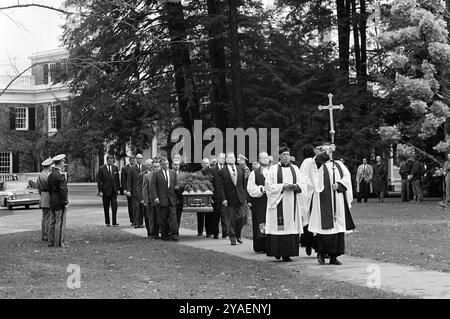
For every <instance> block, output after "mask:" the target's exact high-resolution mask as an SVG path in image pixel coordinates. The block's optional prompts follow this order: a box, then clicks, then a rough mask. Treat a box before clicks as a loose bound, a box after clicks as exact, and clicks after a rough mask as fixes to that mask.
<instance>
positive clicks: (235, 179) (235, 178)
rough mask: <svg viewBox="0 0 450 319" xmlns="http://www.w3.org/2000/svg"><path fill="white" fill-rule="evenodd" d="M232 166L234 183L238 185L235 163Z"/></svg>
mask: <svg viewBox="0 0 450 319" xmlns="http://www.w3.org/2000/svg"><path fill="white" fill-rule="evenodd" d="M231 168H232V169H233V183H234V185H236V182H237V177H236V169H235V168H234V165H232V166H231Z"/></svg>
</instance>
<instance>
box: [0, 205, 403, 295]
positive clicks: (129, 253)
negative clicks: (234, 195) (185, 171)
mask: <svg viewBox="0 0 450 319" xmlns="http://www.w3.org/2000/svg"><path fill="white" fill-rule="evenodd" d="M186 215H187V214H186ZM193 216H195V214H194V215H193ZM185 217H186V218H188V219H189V216H185ZM190 218H192V216H191V217H190ZM39 236H40V234H39V231H32V232H22V233H14V234H6V235H1V236H0V251H1V257H0V298H52V299H57V298H206V299H208V298H258V299H259V298H292V299H294V298H396V297H399V296H398V295H394V294H391V293H386V292H382V291H378V290H375V289H369V288H366V287H359V286H354V285H351V284H347V283H343V282H336V281H326V280H324V279H322V278H318V277H308V276H304V277H302V278H301V279H298V278H297V277H295V276H294V275H293V274H292V273H291V272H290V271H288V270H283V269H280V268H279V267H277V266H275V265H270V264H267V263H262V262H257V261H250V260H243V259H241V258H238V257H234V256H229V255H225V254H221V253H217V252H213V251H206V250H201V249H195V248H191V247H187V246H184V245H181V244H180V243H174V242H163V241H161V240H154V239H148V238H142V237H137V236H134V235H132V234H129V233H127V232H124V231H122V230H120V229H118V228H106V227H99V226H86V227H83V228H70V229H68V233H67V239H68V241H69V243H70V247H69V248H67V249H62V248H49V247H47V245H46V243H44V242H41V241H40V240H38V238H39ZM69 264H77V265H80V267H81V288H80V289H73V290H71V289H69V288H67V286H66V281H67V278H68V276H69V275H70V274H69V273H68V272H67V267H68V265H69Z"/></svg>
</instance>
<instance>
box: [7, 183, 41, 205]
mask: <svg viewBox="0 0 450 319" xmlns="http://www.w3.org/2000/svg"><path fill="white" fill-rule="evenodd" d="M39 200H40V195H39V190H38V188H37V183H36V182H34V181H6V182H3V183H1V184H0V205H1V206H3V207H8V209H9V210H12V208H13V207H14V206H25V208H29V207H30V206H31V205H39Z"/></svg>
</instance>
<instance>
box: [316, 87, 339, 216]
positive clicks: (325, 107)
mask: <svg viewBox="0 0 450 319" xmlns="http://www.w3.org/2000/svg"><path fill="white" fill-rule="evenodd" d="M343 108H344V106H343V105H342V104H339V105H333V94H331V93H329V94H328V105H319V111H322V110H329V111H330V136H331V144H334V134H335V133H336V131H335V130H334V119H333V110H342V109H343ZM330 159H331V161H332V162H333V184H335V183H336V175H335V170H336V167H335V166H334V160H333V152H331V154H330ZM333 195H334V196H333V212H334V220H335V221H336V190H333Z"/></svg>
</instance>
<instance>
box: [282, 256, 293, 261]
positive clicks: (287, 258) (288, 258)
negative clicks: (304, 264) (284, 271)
mask: <svg viewBox="0 0 450 319" xmlns="http://www.w3.org/2000/svg"><path fill="white" fill-rule="evenodd" d="M283 261H284V262H289V261H292V259H291V257H289V256H283Z"/></svg>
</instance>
